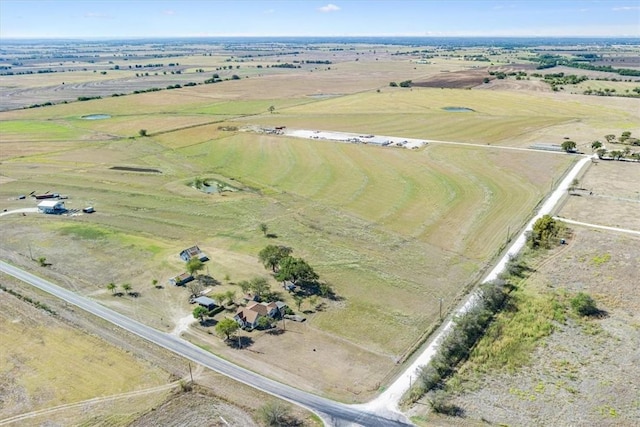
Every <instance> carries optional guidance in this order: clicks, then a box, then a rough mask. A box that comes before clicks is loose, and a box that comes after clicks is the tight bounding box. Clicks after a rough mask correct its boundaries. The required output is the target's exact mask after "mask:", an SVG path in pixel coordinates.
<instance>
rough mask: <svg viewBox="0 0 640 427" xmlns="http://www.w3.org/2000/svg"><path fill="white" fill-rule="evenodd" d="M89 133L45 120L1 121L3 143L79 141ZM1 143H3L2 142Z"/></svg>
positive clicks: (0, 130) (0, 131) (62, 123)
mask: <svg viewBox="0 0 640 427" xmlns="http://www.w3.org/2000/svg"><path fill="white" fill-rule="evenodd" d="M86 133H87V132H85V131H82V130H79V129H74V128H73V127H72V126H69V125H68V124H66V123H64V122H53V121H43V120H0V134H1V135H2V140H3V141H5V142H6V141H9V140H21V141H43V140H47V141H59V140H69V139H79V138H81V137H82V136H84V135H86ZM0 142H1V141H0Z"/></svg>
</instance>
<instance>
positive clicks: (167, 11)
mask: <svg viewBox="0 0 640 427" xmlns="http://www.w3.org/2000/svg"><path fill="white" fill-rule="evenodd" d="M162 14H163V15H167V16H173V15H176V11H175V10H164V11H162Z"/></svg>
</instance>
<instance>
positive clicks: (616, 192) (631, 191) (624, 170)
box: [560, 145, 640, 231]
mask: <svg viewBox="0 0 640 427" xmlns="http://www.w3.org/2000/svg"><path fill="white" fill-rule="evenodd" d="M611 147H615V145H611ZM639 183H640V165H639V164H638V163H630V162H615V161H600V162H598V163H597V164H592V165H591V167H590V169H589V171H588V172H587V173H586V174H585V176H584V178H583V179H581V181H580V185H579V187H580V189H579V190H576V191H575V192H573V195H571V196H569V197H568V200H567V202H566V203H565V205H564V207H563V208H562V210H561V211H560V215H561V216H563V217H565V218H567V219H572V220H574V221H580V222H586V223H594V224H599V225H606V226H609V227H618V228H629V229H632V230H636V231H640V215H638V212H639V211H640V184H639Z"/></svg>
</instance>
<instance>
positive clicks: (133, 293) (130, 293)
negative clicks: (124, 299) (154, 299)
mask: <svg viewBox="0 0 640 427" xmlns="http://www.w3.org/2000/svg"><path fill="white" fill-rule="evenodd" d="M127 295H129V296H130V297H133V298H138V297H141V296H142V294H141V293H140V292H129V293H128V294H127Z"/></svg>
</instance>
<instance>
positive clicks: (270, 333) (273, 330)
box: [267, 328, 285, 336]
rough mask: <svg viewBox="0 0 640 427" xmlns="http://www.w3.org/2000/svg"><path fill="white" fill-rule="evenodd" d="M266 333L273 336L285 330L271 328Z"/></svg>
mask: <svg viewBox="0 0 640 427" xmlns="http://www.w3.org/2000/svg"><path fill="white" fill-rule="evenodd" d="M267 333H268V334H269V335H273V336H280V335H282V334H284V333H285V330H284V329H281V328H271V329H269V330H268V331H267Z"/></svg>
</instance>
